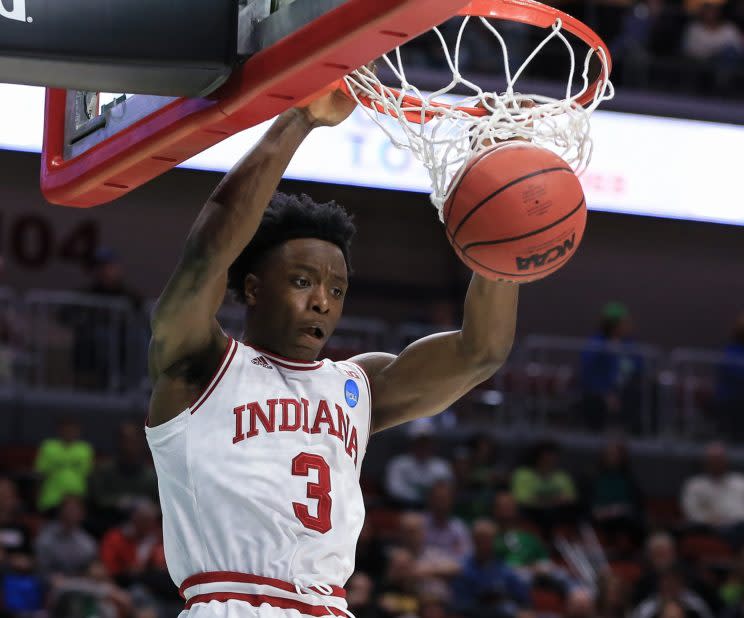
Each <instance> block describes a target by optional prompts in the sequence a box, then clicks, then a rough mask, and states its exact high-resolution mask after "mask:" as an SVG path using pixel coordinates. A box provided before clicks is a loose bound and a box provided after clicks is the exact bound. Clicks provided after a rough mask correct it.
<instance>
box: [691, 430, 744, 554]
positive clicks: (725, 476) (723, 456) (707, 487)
mask: <svg viewBox="0 0 744 618" xmlns="http://www.w3.org/2000/svg"><path fill="white" fill-rule="evenodd" d="M682 511H683V513H684V515H685V518H686V519H687V521H688V522H689V523H691V524H696V525H700V526H705V527H709V528H711V529H713V530H716V531H718V532H719V533H720V534H721V535H723V536H724V537H725V538H726V539H727V540H728V541H729V542H731V543H732V544H734V545H735V546H736V547H739V546H741V545H742V543H743V542H744V475H742V474H740V473H738V472H732V471H731V470H729V462H728V455H727V453H726V447H725V446H724V445H723V444H721V443H713V444H709V445H708V446H707V447H706V449H705V457H704V460H703V471H702V472H701V473H700V474H697V475H695V476H693V477H692V478H690V479H688V480H687V481H686V482H685V484H684V487H683V489H682Z"/></svg>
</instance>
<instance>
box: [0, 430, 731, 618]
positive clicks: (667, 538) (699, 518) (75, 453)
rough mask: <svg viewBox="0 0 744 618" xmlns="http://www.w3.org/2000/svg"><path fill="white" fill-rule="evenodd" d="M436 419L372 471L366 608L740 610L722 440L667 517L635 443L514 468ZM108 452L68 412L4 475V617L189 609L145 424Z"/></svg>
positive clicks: (0, 523) (702, 614) (109, 616)
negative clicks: (441, 437)
mask: <svg viewBox="0 0 744 618" xmlns="http://www.w3.org/2000/svg"><path fill="white" fill-rule="evenodd" d="M434 427H435V426H434V424H433V423H431V422H428V421H419V422H416V423H414V424H412V425H410V426H409V427H408V428H407V429H406V432H407V436H408V438H407V445H406V447H405V450H404V451H402V452H399V453H398V454H397V455H394V456H393V457H391V458H390V459H388V460H387V464H386V468H385V471H384V474H383V475H382V476H377V477H372V476H370V475H366V474H364V472H363V476H362V483H363V487H364V493H365V501H366V503H367V510H368V516H367V520H366V523H365V526H364V529H363V531H362V533H361V536H360V539H359V544H358V550H357V557H356V572H355V574H354V575H353V577H352V578H351V579H350V580H349V582H348V584H347V590H348V602H349V607H350V610H351V611H352V613H353V614H354V615H355V616H356V617H357V618H416V617H417V618H449V617H453V618H471V617H472V618H476V617H477V618H481V617H484V616H485V617H493V618H530V617H533V616H551V615H562V616H568V617H573V618H620V617H632V618H652V617H656V616H658V617H665V618H671V617H678V616H687V617H697V618H712V617H725V618H735V617H739V616H744V552H743V551H742V547H744V475H742V474H741V473H738V472H735V471H733V470H732V469H731V468H730V466H729V462H728V457H727V452H726V449H725V448H724V446H723V445H722V444H718V443H715V444H711V445H709V446H708V447H707V449H706V451H705V456H704V460H703V461H702V462H701V467H700V470H699V472H698V473H697V474H695V475H693V476H692V477H691V478H689V479H687V480H686V481H685V483H684V484H683V487H682V490H681V493H680V496H679V503H678V507H679V510H678V511H677V509H674V513H675V514H674V515H672V516H671V517H667V518H666V519H663V520H662V519H659V517H658V516H657V515H656V514H655V513H654V512H653V509H650V508H649V507H648V504H649V502H648V499H649V497H648V496H644V495H643V493H642V491H641V490H640V488H639V483H638V482H637V480H636V479H635V478H634V476H633V473H632V472H631V470H630V466H629V462H628V454H627V452H626V449H625V446H624V445H623V444H622V443H621V442H609V443H607V445H606V447H605V448H604V451H603V452H602V454H601V458H600V459H599V461H597V462H596V465H594V466H592V467H591V469H589V470H585V471H583V472H582V471H576V470H569V469H567V468H566V467H565V466H564V465H563V464H562V462H561V452H560V450H559V448H558V447H557V445H556V444H553V443H549V442H543V443H539V444H535V445H534V446H533V447H532V448H531V449H529V450H528V451H526V452H524V453H522V454H521V456H520V457H519V459H518V460H516V461H507V460H506V458H505V457H504V456H502V455H501V454H500V449H499V448H498V447H497V445H496V444H495V443H494V442H493V441H492V440H491V439H490V438H489V437H488V436H486V435H478V436H474V437H473V438H472V439H470V440H469V441H467V442H465V443H462V444H459V445H455V446H454V447H452V445H449V447H448V448H447V449H440V448H438V445H437V433H436V432H435V429H434ZM107 455H108V454H100V453H99V454H96V453H95V452H94V449H93V448H92V446H91V445H90V444H89V443H88V442H86V441H85V439H84V436H83V434H82V433H81V427H80V425H79V423H78V422H77V421H76V420H74V419H67V420H64V421H62V422H61V423H60V424H59V426H58V428H57V432H56V435H55V436H53V437H49V438H48V439H46V440H44V441H43V442H42V443H41V444H40V445H39V447H38V449H37V450H36V451H35V452H34V453H33V466H32V469H18V468H17V467H15V468H13V469H12V470H10V469H8V470H4V471H2V470H0V615H1V616H3V617H10V616H13V617H16V616H38V617H39V618H42V617H48V618H63V617H64V618H67V617H75V618H86V617H90V618H92V617H93V616H103V617H106V618H154V617H157V616H163V617H164V616H173V615H176V613H177V612H178V611H179V609H180V608H181V607H182V601H181V600H180V599H179V597H178V594H177V590H176V588H175V586H174V585H173V584H172V582H171V581H170V578H169V576H168V574H167V570H166V563H165V556H164V551H163V539H162V528H161V521H160V513H159V508H158V501H157V500H158V498H157V480H156V477H155V474H154V470H153V468H152V465H151V460H150V457H149V455H148V452H147V449H146V446H145V443H144V435H143V429H142V427H141V426H139V425H138V424H137V423H129V422H127V423H122V424H121V425H120V426H119V427H118V437H117V448H116V452H115V453H113V454H110V456H107ZM442 455H444V456H442Z"/></svg>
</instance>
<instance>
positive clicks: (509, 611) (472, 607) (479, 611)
mask: <svg viewBox="0 0 744 618" xmlns="http://www.w3.org/2000/svg"><path fill="white" fill-rule="evenodd" d="M495 539H496V526H495V525H494V523H493V522H491V521H490V520H487V519H479V520H477V521H476V522H475V523H474V524H473V546H474V549H473V553H472V555H470V556H469V557H468V558H466V559H465V562H464V564H463V569H462V573H461V574H460V576H459V577H457V578H456V579H455V580H454V581H453V582H452V587H453V590H454V593H455V606H456V609H457V610H458V611H459V612H461V613H463V614H464V615H466V616H482V615H498V616H516V615H517V614H518V613H519V612H520V610H521V609H522V608H525V607H527V606H528V605H529V602H530V589H529V586H528V585H527V583H526V582H525V581H524V580H522V578H521V577H520V576H519V575H518V574H517V573H516V571H513V570H512V569H510V568H509V567H508V566H507V565H505V564H504V563H503V562H502V561H501V560H500V559H499V558H498V556H497V555H496V553H495V552H494V549H493V548H494V542H495Z"/></svg>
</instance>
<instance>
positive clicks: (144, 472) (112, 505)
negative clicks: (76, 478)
mask: <svg viewBox="0 0 744 618" xmlns="http://www.w3.org/2000/svg"><path fill="white" fill-rule="evenodd" d="M88 496H89V499H90V503H91V506H92V508H93V509H94V513H95V519H96V521H97V522H98V523H100V524H101V525H103V526H104V527H105V528H104V529H106V528H109V527H111V526H113V525H116V524H119V523H121V521H122V520H123V519H124V518H125V517H126V514H127V513H128V512H129V511H131V509H132V506H133V505H134V504H135V502H136V501H137V500H139V499H141V498H148V499H149V500H152V501H153V502H156V501H157V500H158V481H157V477H156V476H155V470H154V468H153V467H152V465H151V464H150V461H149V457H148V455H147V450H146V449H145V441H144V433H143V431H142V427H140V426H138V425H137V424H135V423H131V422H127V423H122V424H121V425H120V426H119V434H118V444H117V449H116V456H115V457H114V459H113V460H112V461H108V462H105V463H103V464H101V465H100V466H97V467H96V468H95V469H94V470H93V473H92V474H91V477H90V483H89V492H88Z"/></svg>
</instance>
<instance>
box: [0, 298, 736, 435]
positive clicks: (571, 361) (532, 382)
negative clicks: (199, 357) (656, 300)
mask: <svg viewBox="0 0 744 618" xmlns="http://www.w3.org/2000/svg"><path fill="white" fill-rule="evenodd" d="M151 307H152V303H150V304H148V305H146V306H145V310H144V311H143V310H142V309H138V308H135V307H133V306H132V304H131V303H130V302H129V301H127V300H126V299H122V298H108V297H102V296H95V295H86V294H79V293H74V292H53V291H45V290H37V291H32V292H30V293H28V294H26V295H25V296H23V297H16V295H14V294H13V292H12V290H9V289H7V288H0V399H2V400H7V399H8V398H10V399H13V398H18V400H20V398H22V399H24V400H25V401H27V402H35V401H38V400H40V399H42V400H44V401H45V402H46V403H47V404H49V405H61V404H65V403H67V404H72V405H88V404H92V405H97V404H98V403H99V402H100V404H101V405H103V406H105V407H106V408H114V407H119V408H128V409H135V408H137V409H141V408H142V407H143V406H144V405H145V404H146V401H147V398H148V396H149V389H150V385H149V380H148V378H147V344H148V341H149V329H148V320H147V319H146V316H147V315H148V311H149V310H150V309H151ZM244 311H245V309H244V308H243V307H242V306H239V305H230V304H226V305H225V306H224V307H223V308H222V309H221V311H220V314H219V319H220V321H221V323H222V324H223V326H224V328H225V330H226V331H227V332H228V333H230V334H231V335H232V336H234V337H240V336H241V334H242V330H243V322H244ZM437 330H442V328H440V327H437V326H433V325H426V324H419V323H406V324H402V325H400V326H398V327H391V326H390V324H388V323H386V322H384V321H382V320H377V319H366V318H356V317H346V318H343V319H342V320H341V322H340V323H339V326H338V330H337V332H336V334H335V336H334V338H333V339H332V340H331V342H330V343H329V345H328V348H327V349H326V350H325V354H326V355H327V356H329V357H331V358H335V359H341V358H348V357H350V356H353V355H355V354H357V353H360V352H365V351H369V350H389V351H394V352H397V351H400V350H401V349H402V348H404V347H405V346H406V345H408V344H409V343H410V342H411V341H413V340H415V339H418V338H420V337H422V336H425V335H427V334H430V333H432V332H434V331H437ZM634 359H635V360H634ZM726 362H727V360H726V357H724V356H723V355H722V354H720V353H717V352H712V351H708V350H698V349H690V348H677V349H675V350H673V351H672V352H671V353H670V354H662V352H661V351H660V350H659V349H658V348H656V347H654V346H650V345H644V344H629V345H616V344H609V345H607V344H602V343H600V342H596V341H591V340H587V339H580V338H571V337H555V336H541V335H531V336H528V337H526V338H524V339H523V340H522V341H520V342H518V344H517V345H516V346H515V348H514V350H513V352H512V355H511V357H510V359H509V361H508V362H507V364H506V365H505V366H504V367H503V368H502V369H501V370H500V371H499V372H498V373H497V374H496V375H495V376H494V377H493V378H492V379H491V380H489V381H487V382H486V383H484V384H482V385H481V386H479V387H478V388H476V389H475V390H474V391H473V392H472V393H471V394H470V395H468V396H467V397H466V398H465V399H464V400H463V402H462V403H459V404H457V405H456V406H455V408H456V410H457V423H458V424H459V425H460V426H462V427H465V426H468V425H469V424H471V423H474V424H475V423H481V424H483V423H488V425H489V426H491V427H498V428H499V429H502V430H504V431H511V432H518V433H525V434H530V435H535V434H539V433H540V432H546V433H548V434H549V435H552V434H555V432H558V431H566V432H570V433H571V434H574V435H576V434H584V435H590V436H591V435H597V434H599V433H603V432H604V430H606V429H614V428H621V429H624V430H625V431H626V432H627V433H629V434H631V435H634V436H637V437H643V438H650V439H652V440H659V439H666V440H668V439H677V438H680V439H689V440H700V439H707V438H710V437H716V436H730V437H737V436H738V437H744V435H741V436H740V434H744V431H742V430H740V429H739V423H738V418H740V417H742V415H741V410H739V412H738V413H736V414H735V413H734V411H733V410H729V409H728V408H727V407H726V405H725V402H722V401H720V400H719V399H720V398H717V397H716V389H717V385H718V380H719V376H720V373H721V367H725V366H726ZM634 363H635V366H636V370H635V371H633V370H632V367H633V366H634ZM608 364H609V365H610V368H609V369H608ZM613 364H614V367H615V368H614V369H613V368H612V365H613ZM623 364H624V366H626V367H628V366H630V367H631V371H628V370H627V369H622V368H621V366H622V365H623ZM730 364H731V363H729V365H730ZM742 365H744V363H742ZM740 370H741V374H737V375H742V376H744V366H742V367H741V369H740ZM613 372H619V374H620V375H624V376H625V383H624V384H622V388H620V389H615V390H617V391H618V392H619V393H620V396H619V401H617V402H616V409H609V406H608V403H607V401H605V400H603V399H602V397H601V396H600V395H601V393H600V392H599V391H601V390H602V389H601V388H598V387H599V386H602V384H601V383H602V380H603V378H602V375H605V377H606V376H607V375H608V374H610V373H613ZM740 383H741V384H742V385H744V377H743V378H742V379H741V380H740ZM740 388H741V389H743V390H744V386H741V387H740ZM740 396H741V397H742V398H744V395H741V394H740ZM739 405H740V408H741V409H744V405H742V404H741V401H739ZM471 413H472V414H471ZM742 418H744V417H742ZM741 425H742V426H743V427H744V422H742V423H741Z"/></svg>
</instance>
